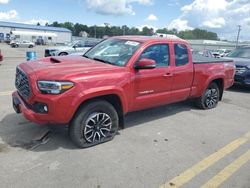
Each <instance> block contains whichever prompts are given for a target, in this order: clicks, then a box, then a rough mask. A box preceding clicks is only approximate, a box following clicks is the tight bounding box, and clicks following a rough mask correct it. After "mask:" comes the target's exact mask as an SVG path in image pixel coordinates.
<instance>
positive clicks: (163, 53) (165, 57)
mask: <svg viewBox="0 0 250 188" xmlns="http://www.w3.org/2000/svg"><path fill="white" fill-rule="evenodd" d="M143 58H147V59H152V60H154V61H155V62H156V66H157V67H161V66H168V65H169V46H168V44H154V45H152V46H149V47H147V48H146V49H145V50H144V51H143V52H142V54H141V56H140V58H139V60H140V59H143Z"/></svg>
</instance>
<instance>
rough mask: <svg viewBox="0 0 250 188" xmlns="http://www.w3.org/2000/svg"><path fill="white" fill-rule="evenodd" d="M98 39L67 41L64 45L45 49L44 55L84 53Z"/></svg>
mask: <svg viewBox="0 0 250 188" xmlns="http://www.w3.org/2000/svg"><path fill="white" fill-rule="evenodd" d="M97 42H99V41H91V42H89V41H76V42H74V43H68V44H66V45H65V46H55V47H50V48H46V49H45V54H44V56H45V57H48V56H63V55H69V54H84V53H85V52H86V51H87V50H89V49H90V48H92V47H93V46H95V44H96V43H97Z"/></svg>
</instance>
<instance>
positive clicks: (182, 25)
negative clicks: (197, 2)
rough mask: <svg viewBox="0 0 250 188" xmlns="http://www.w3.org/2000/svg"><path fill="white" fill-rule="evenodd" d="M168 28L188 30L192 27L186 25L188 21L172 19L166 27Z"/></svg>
mask: <svg viewBox="0 0 250 188" xmlns="http://www.w3.org/2000/svg"><path fill="white" fill-rule="evenodd" d="M167 28H168V29H177V30H178V31H184V30H190V29H193V28H192V27H190V26H188V21H187V20H183V19H179V18H177V19H175V20H173V21H172V22H171V23H170V24H169V25H168V27H167Z"/></svg>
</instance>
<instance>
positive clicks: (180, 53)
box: [174, 44, 188, 67]
mask: <svg viewBox="0 0 250 188" xmlns="http://www.w3.org/2000/svg"><path fill="white" fill-rule="evenodd" d="M174 54H175V66H177V67H178V66H183V65H186V64H188V50H187V46H186V45H184V44H175V45H174Z"/></svg>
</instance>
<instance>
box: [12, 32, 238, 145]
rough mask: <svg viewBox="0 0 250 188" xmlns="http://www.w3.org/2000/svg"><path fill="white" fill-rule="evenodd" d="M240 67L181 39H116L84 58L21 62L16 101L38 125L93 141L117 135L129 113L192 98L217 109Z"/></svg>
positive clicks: (83, 142) (77, 140)
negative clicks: (63, 128) (196, 53)
mask: <svg viewBox="0 0 250 188" xmlns="http://www.w3.org/2000/svg"><path fill="white" fill-rule="evenodd" d="M234 69H235V68H234V63H233V61H232V60H222V59H214V58H212V59H211V58H205V57H196V58H194V57H192V55H191V51H190V47H189V44H188V43H187V42H186V41H184V40H181V39H168V38H154V37H145V36H122V37H112V38H109V39H106V40H104V41H102V42H101V43H99V44H97V45H96V46H95V47H93V48H92V49H90V50H89V51H88V52H87V53H85V55H83V56H64V57H47V58H43V59H38V60H34V61H29V62H24V63H21V64H20V65H18V66H17V69H16V81H15V85H16V88H17V91H15V92H14V93H13V107H14V109H15V110H16V112H17V113H21V112H22V113H23V115H24V116H25V117H26V118H27V119H28V120H30V121H33V122H36V123H46V124H62V125H69V135H70V137H71V139H72V141H73V142H74V143H75V144H76V145H78V146H80V147H89V146H93V145H96V144H99V143H103V142H106V141H109V140H111V139H112V138H113V137H114V136H115V135H116V134H117V131H118V128H119V126H123V116H124V115H125V114H127V113H128V112H132V111H137V110H141V109H146V108H151V107H155V106H159V105H165V104H169V103H174V102H178V101H184V100H186V99H190V98H193V99H194V100H195V102H196V104H197V105H198V107H200V108H202V109H211V108H214V107H216V105H217V103H218V101H219V100H221V98H222V95H223V91H224V89H226V88H228V87H230V86H232V84H233V80H234V79H233V78H234V72H235V71H234Z"/></svg>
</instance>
